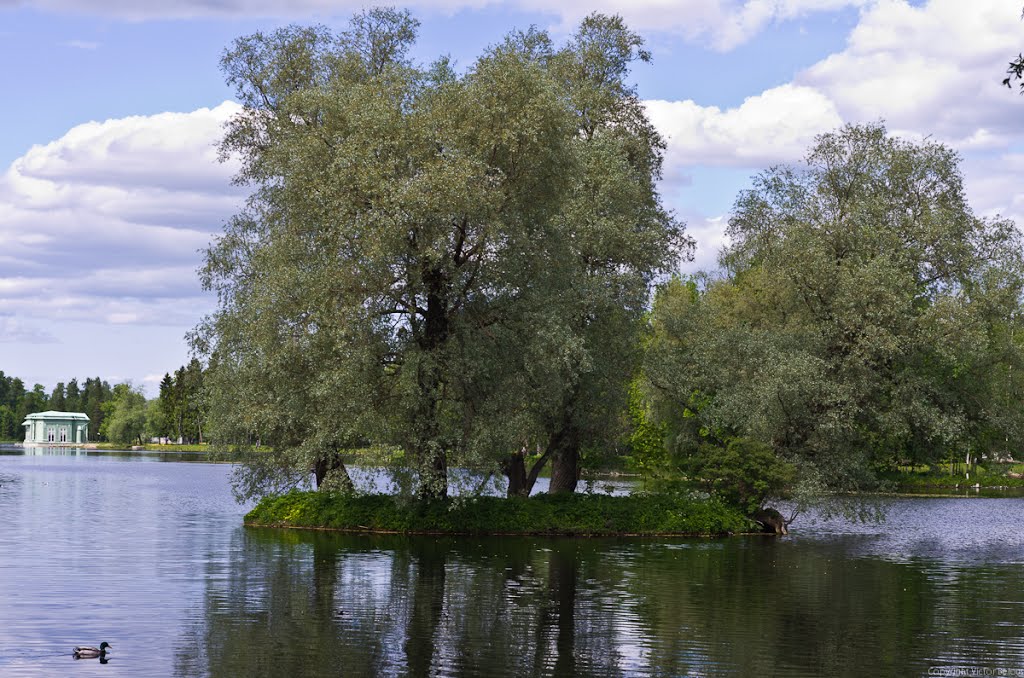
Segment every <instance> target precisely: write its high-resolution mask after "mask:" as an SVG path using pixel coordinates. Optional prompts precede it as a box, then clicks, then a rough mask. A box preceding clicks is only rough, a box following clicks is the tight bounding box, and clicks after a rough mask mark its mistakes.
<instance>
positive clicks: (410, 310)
mask: <svg viewBox="0 0 1024 678" xmlns="http://www.w3.org/2000/svg"><path fill="white" fill-rule="evenodd" d="M416 28H417V24H416V22H415V21H414V20H412V19H411V18H410V17H409V15H408V14H407V13H405V12H397V11H393V10H372V11H370V12H367V13H364V14H360V15H358V16H357V17H355V18H354V19H353V21H352V24H351V27H350V29H349V30H348V31H346V32H343V33H341V34H339V35H333V34H331V33H330V32H329V31H327V30H326V29H322V28H286V29H281V30H278V31H275V32H274V33H271V34H269V35H264V34H255V35H252V36H249V37H246V38H242V39H240V40H238V41H236V43H235V44H234V46H233V47H232V48H231V49H230V50H229V51H228V52H227V53H226V54H225V57H224V59H223V68H224V70H225V73H226V74H227V78H228V82H229V83H231V84H232V85H234V86H235V88H236V91H237V96H238V98H239V100H240V101H241V103H242V105H243V107H244V108H243V110H242V112H241V113H240V114H239V115H238V116H237V117H236V118H234V119H233V120H232V121H231V123H230V124H229V126H228V129H227V133H226V136H225V138H224V141H223V147H222V150H223V152H224V154H225V155H230V156H235V157H238V158H240V160H241V163H242V169H241V171H240V173H239V175H238V177H237V179H238V181H239V182H240V183H242V184H246V185H249V186H251V187H252V188H253V189H254V190H253V194H252V197H251V199H250V201H249V204H248V208H247V209H246V210H245V211H244V212H243V213H242V214H240V215H238V216H237V217H236V218H235V219H233V220H232V221H231V223H230V224H228V226H227V228H226V231H225V233H224V235H223V236H222V237H221V238H220V239H219V240H218V242H217V243H216V244H215V245H213V246H212V247H211V248H210V249H209V251H208V252H207V258H206V264H205V267H204V269H203V281H204V284H205V285H206V287H207V288H208V289H211V290H215V291H216V292H217V294H218V298H219V307H218V310H217V311H216V312H215V313H214V314H213V315H211V316H210V317H209V318H207V319H206V320H205V321H204V323H203V324H202V325H201V326H200V327H199V328H197V331H196V332H195V335H194V343H195V346H196V348H197V349H198V350H199V352H201V353H203V354H205V355H206V356H208V359H209V361H210V365H211V370H210V375H209V377H208V391H209V393H210V405H211V415H210V420H211V429H212V430H211V433H212V435H213V436H214V437H215V439H216V440H218V441H220V442H221V443H234V444H243V445H245V446H255V445H257V444H259V445H269V446H271V447H272V448H273V452H264V453H260V454H256V455H252V456H251V457H250V463H249V465H248V466H247V467H246V470H245V471H243V473H242V476H241V478H240V480H241V484H240V486H239V487H240V490H241V491H242V493H243V494H256V493H260V492H262V491H266V490H267V489H272V488H274V487H279V486H282V485H287V484H290V483H292V482H294V481H295V480H296V479H297V478H299V477H301V476H302V475H303V474H305V473H308V472H309V470H310V469H314V470H315V471H316V477H317V481H318V482H331V481H332V479H333V480H334V481H336V482H332V483H331V484H332V486H341V487H344V486H348V485H349V484H350V483H349V480H348V476H347V473H346V469H345V467H344V465H343V464H342V463H341V460H340V455H339V451H340V450H342V449H344V448H346V447H349V446H353V445H363V444H367V443H379V444H384V445H389V446H395V447H398V448H401V450H402V451H403V452H404V463H405V465H406V466H407V467H408V468H410V469H411V470H413V471H414V474H413V477H414V478H415V479H416V491H417V493H418V494H419V495H420V496H422V497H425V498H429V497H439V496H444V495H445V494H446V493H447V488H448V475H449V474H448V468H449V466H450V465H451V464H452V463H459V464H467V465H470V466H473V467H476V468H496V467H497V465H498V464H499V463H501V462H503V461H505V460H506V459H507V456H508V452H509V450H512V449H518V448H519V447H521V445H522V444H523V443H524V441H526V440H531V439H537V438H538V436H540V437H543V436H545V435H546V436H547V438H548V439H550V438H551V437H552V436H553V435H555V434H556V433H557V429H558V426H559V425H560V424H559V422H565V421H568V422H570V424H572V422H573V421H575V420H576V419H577V417H578V415H577V414H576V413H577V412H579V411H581V410H583V409H585V408H588V407H595V408H598V407H600V405H601V402H602V401H601V398H602V397H604V394H605V393H606V392H614V390H615V388H616V387H617V385H616V384H615V383H611V384H604V386H603V388H602V389H600V390H595V389H594V388H593V387H589V386H587V383H589V382H594V381H595V380H594V378H593V377H592V376H590V377H588V375H593V374H594V373H597V372H599V371H600V370H601V367H602V366H601V365H600V364H599V363H598V361H597V360H595V359H594V358H595V356H597V355H598V354H599V353H600V351H602V350H604V348H603V347H604V344H603V343H602V342H601V341H595V339H597V338H598V337H599V336H600V334H601V332H599V331H598V330H597V328H599V327H608V328H613V329H625V330H626V332H625V334H624V335H623V336H628V329H629V328H628V326H629V323H630V321H631V319H634V318H636V317H637V314H638V310H639V309H641V307H642V303H643V300H644V298H645V296H646V293H647V291H648V286H649V284H650V281H651V279H652V276H653V275H654V274H655V273H656V272H658V271H660V270H664V269H665V268H666V267H667V266H669V265H671V264H672V263H673V260H674V258H675V257H676V256H677V253H678V250H679V248H680V247H681V246H683V245H685V241H684V238H683V236H682V229H681V227H680V226H679V225H678V224H676V223H675V222H674V221H673V220H672V219H671V218H670V217H669V216H668V215H667V214H666V213H665V212H664V211H663V210H662V209H661V207H660V205H659V202H658V198H657V194H656V192H654V188H653V186H654V181H655V179H656V177H657V173H658V172H659V170H660V153H661V141H660V139H658V138H657V135H656V134H655V133H654V132H653V130H652V129H651V127H650V125H649V123H647V121H646V119H645V118H644V116H643V111H642V108H641V107H640V105H639V102H638V101H637V99H636V97H635V94H634V93H633V92H632V90H631V89H629V88H628V87H625V86H624V85H623V84H622V78H623V76H624V74H625V72H626V65H627V64H628V62H629V61H630V60H632V59H633V58H634V56H635V55H638V54H639V52H638V41H637V40H636V38H635V36H633V35H632V34H631V33H629V32H628V31H627V30H626V29H625V28H624V27H623V26H622V25H621V22H619V21H618V20H617V19H609V18H604V17H596V16H595V17H591V18H589V19H587V20H586V21H585V22H584V23H583V25H582V26H581V29H580V32H579V34H578V38H577V40H576V41H574V42H573V43H571V44H570V45H569V46H568V47H566V48H565V49H564V50H560V51H556V50H554V48H553V47H552V45H551V43H550V40H549V39H548V38H547V36H546V35H544V34H543V33H539V32H536V31H531V32H528V33H525V34H515V35H512V36H510V37H509V38H508V39H507V40H505V41H504V42H502V43H501V44H499V45H497V46H495V47H493V48H491V49H489V50H488V51H487V52H486V53H485V54H484V55H483V56H482V57H480V58H479V59H478V60H477V61H476V62H475V63H474V64H472V66H471V67H470V68H468V69H467V70H466V71H465V72H460V71H457V70H455V69H454V68H453V67H452V65H451V64H450V63H449V62H448V61H447V60H446V59H439V60H438V61H436V62H434V63H432V64H430V65H429V66H426V67H422V66H419V65H417V64H415V63H413V62H412V61H411V60H410V59H409V57H408V50H409V48H410V46H411V45H412V44H413V42H414V40H415V35H416ZM603 331H604V332H605V333H607V332H608V331H609V330H607V329H606V330H603ZM613 345H614V344H613ZM628 371H629V370H628V369H627V370H623V369H621V368H619V367H615V368H614V369H613V370H611V372H609V374H614V375H618V374H620V373H621V374H623V375H625V376H628ZM616 378H617V377H616ZM588 380H589V382H588ZM598 381H599V380H598ZM563 437H564V436H563ZM577 439H579V440H582V438H580V437H579V436H577ZM578 449H579V443H573V444H572V445H570V446H568V447H566V446H565V445H563V446H562V447H561V448H559V450H558V451H559V454H556V455H555V456H556V457H557V458H559V459H562V460H563V463H565V462H567V463H569V464H570V465H571V466H572V468H571V469H570V472H571V473H575V468H576V464H577V463H578V462H577V460H578ZM565 450H568V451H565ZM574 484H575V481H574V480H573V482H572V485H573V486H574ZM567 489H571V487H568V484H567Z"/></svg>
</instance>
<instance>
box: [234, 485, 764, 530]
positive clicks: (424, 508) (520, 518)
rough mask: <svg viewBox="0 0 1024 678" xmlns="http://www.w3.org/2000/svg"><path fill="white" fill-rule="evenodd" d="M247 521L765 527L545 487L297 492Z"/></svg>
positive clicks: (699, 508)
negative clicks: (535, 491)
mask: <svg viewBox="0 0 1024 678" xmlns="http://www.w3.org/2000/svg"><path fill="white" fill-rule="evenodd" d="M245 524H246V525H251V526H264V527H295V528H314V529H329V530H341V531H348V532H399V533H405V534H461V535H492V534H493V535H564V536H614V535H687V536H689V535H693V536H697V535H725V534H734V533H737V532H752V531H757V526H756V525H755V524H754V523H752V521H750V520H749V519H748V518H746V517H744V516H743V514H742V513H741V512H740V511H738V510H737V509H734V508H731V507H728V506H726V505H725V504H722V503H721V502H718V501H716V500H713V499H712V500H696V499H689V498H681V497H678V496H665V495H658V496H650V495H631V496H627V497H611V496H606V495H591V494H577V495H538V496H535V497H529V498H521V497H510V498H503V497H476V498H474V499H470V500H464V501H458V500H452V499H449V500H437V501H431V502H409V501H405V500H402V499H400V498H397V497H393V496H388V495H344V494H335V493H325V492H289V493H288V494H284V495H278V496H273V497H266V498H264V499H263V500H261V501H260V502H259V504H257V505H256V507H255V508H254V509H253V510H252V511H250V512H249V513H248V514H247V515H246V516H245Z"/></svg>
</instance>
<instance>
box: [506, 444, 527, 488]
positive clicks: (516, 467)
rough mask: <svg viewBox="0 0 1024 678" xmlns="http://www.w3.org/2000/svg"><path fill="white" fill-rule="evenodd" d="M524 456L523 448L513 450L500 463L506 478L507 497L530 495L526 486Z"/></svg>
mask: <svg viewBox="0 0 1024 678" xmlns="http://www.w3.org/2000/svg"><path fill="white" fill-rule="evenodd" d="M525 457H526V452H525V450H520V451H518V452H513V453H512V454H510V455H509V456H508V459H506V460H505V463H504V464H503V465H502V471H503V472H504V473H505V477H506V478H508V492H506V494H507V495H508V496H509V497H528V496H530V490H529V489H528V488H527V487H526V459H525ZM531 489H532V488H531Z"/></svg>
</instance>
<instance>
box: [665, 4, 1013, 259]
mask: <svg viewBox="0 0 1024 678" xmlns="http://www.w3.org/2000/svg"><path fill="white" fill-rule="evenodd" d="M750 4H753V3H748V5H750ZM769 4H771V3H769ZM799 9H800V8H799V6H793V7H789V8H781V9H780V8H779V6H777V14H778V15H779V16H782V15H786V14H787V13H789V14H790V15H792V14H793V13H794V12H797V11H799ZM1018 12H1019V6H1013V4H1012V3H1010V4H1008V3H1006V2H1005V0H972V2H963V1H962V0H929V1H928V2H925V3H915V4H911V3H909V2H907V1H905V0H877V1H876V2H872V3H871V4H870V5H865V7H864V8H863V10H862V13H861V17H860V21H859V22H858V24H857V26H856V28H855V29H854V30H853V31H852V32H851V34H850V36H849V38H848V40H847V43H846V45H845V46H844V47H843V49H842V50H840V51H838V52H836V53H834V54H832V55H830V56H828V57H827V58H825V59H823V60H821V61H820V62H818V63H816V64H814V65H812V66H811V67H810V68H808V69H806V70H805V71H803V72H802V73H799V74H798V75H797V76H796V77H795V78H794V80H793V81H792V82H791V83H788V84H785V85H782V86H780V87H775V88H772V89H769V90H766V91H764V92H762V93H761V94H758V95H756V96H751V97H749V98H747V99H746V100H745V101H744V102H743V104H741V105H740V106H737V107H734V108H728V109H725V110H722V109H719V108H717V107H714V106H701V105H699V104H698V103H696V102H694V101H690V100H687V101H674V102H669V101H649V102H647V108H648V112H649V114H650V116H651V119H652V121H653V122H654V123H655V125H656V126H657V127H658V129H659V130H660V131H661V132H662V134H663V135H664V136H665V137H666V138H667V140H668V151H667V155H666V172H665V174H666V178H667V182H668V183H669V184H672V183H674V179H675V178H676V177H685V176H688V175H689V174H692V173H695V170H694V168H695V167H697V166H702V165H703V166H707V165H718V166H732V167H738V168H749V169H750V171H751V173H752V174H753V173H755V172H756V171H758V170H760V169H763V168H765V167H767V166H770V165H773V164H780V163H787V164H788V163H794V162H796V161H798V160H799V159H800V158H802V157H803V156H804V155H805V152H806V150H807V149H808V148H809V146H810V145H811V144H812V143H813V139H814V136H815V135H816V134H819V133H821V132H825V131H828V130H831V129H834V128H836V127H839V126H840V125H841V124H842V123H844V122H852V123H864V122H872V121H877V120H884V121H885V123H886V125H887V127H888V129H889V131H890V132H891V133H893V134H897V135H900V136H904V137H908V138H912V139H922V138H924V137H926V136H930V137H932V138H935V139H938V140H939V141H942V142H943V143H946V144H948V145H949V146H951V147H952V148H954V149H956V150H957V151H958V152H960V153H961V155H962V156H963V164H962V169H963V172H964V177H965V187H966V189H967V195H968V199H969V200H970V202H971V205H972V207H973V208H974V209H975V211H976V212H977V213H978V214H981V215H984V216H995V215H1002V216H1005V217H1009V218H1011V219H1014V220H1015V221H1016V222H1017V223H1018V225H1020V226H1022V227H1024V190H1022V186H1021V182H1020V177H1021V176H1024V155H1022V154H1021V153H1020V152H1019V150H1020V147H1021V145H1022V144H1024V101H1022V98H1021V97H1020V95H1019V94H1018V93H1017V92H1015V91H1010V90H1007V89H1006V88H1005V87H1001V86H1000V81H1001V79H1002V77H1003V75H1004V72H1005V69H1006V64H1007V62H1008V61H1009V59H1010V58H1011V57H1012V56H1013V55H1014V54H1016V53H1017V52H1018V51H1019V50H1020V49H1021V47H1022V46H1024V22H1021V21H1020V20H1019V18H1020V17H1019V13H1018ZM1015 149H1016V151H1015ZM677 207H678V206H677ZM689 223H690V231H691V234H693V235H694V237H695V239H696V240H697V242H698V250H697V257H698V261H697V262H695V265H694V267H692V268H706V267H707V263H708V262H710V261H711V260H712V259H713V256H714V253H715V252H716V251H717V250H718V248H719V247H720V246H721V245H722V243H723V242H724V241H723V235H722V229H724V225H725V220H724V219H722V218H714V219H708V218H702V217H697V218H691V219H690V220H689ZM688 268H690V267H688Z"/></svg>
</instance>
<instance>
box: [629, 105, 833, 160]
mask: <svg viewBox="0 0 1024 678" xmlns="http://www.w3.org/2000/svg"><path fill="white" fill-rule="evenodd" d="M645 103H646V106H647V112H648V115H650V118H651V121H652V122H653V123H654V125H655V126H656V127H657V128H658V130H659V131H660V132H661V133H662V135H663V136H665V138H666V139H667V141H668V157H667V163H668V166H669V168H678V167H681V166H687V165H732V166H741V167H759V166H764V165H770V164H773V163H780V162H793V161H796V160H798V159H800V158H801V157H802V156H803V155H804V153H805V152H806V150H807V148H808V146H809V145H810V144H811V142H812V141H813V140H814V136H815V135H816V134H820V133H822V132H825V131H828V130H830V129H834V128H835V127H837V126H839V125H840V124H842V119H841V118H840V117H839V114H838V112H837V111H836V108H835V105H834V104H833V103H832V102H831V101H830V100H829V99H828V98H827V97H826V96H824V95H823V94H821V93H820V92H818V91H817V90H815V89H812V88H810V87H800V86H796V85H783V86H781V87H775V88H773V89H770V90H767V91H765V92H763V93H761V94H759V95H757V96H753V97H749V98H747V99H746V100H745V101H744V102H743V104H742V105H740V106H738V107H736V108H730V109H726V110H724V111H723V110H721V109H719V108H718V107H716V106H700V105H698V104H696V103H695V102H693V101H691V100H686V101H659V100H653V101H647V102H645Z"/></svg>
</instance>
